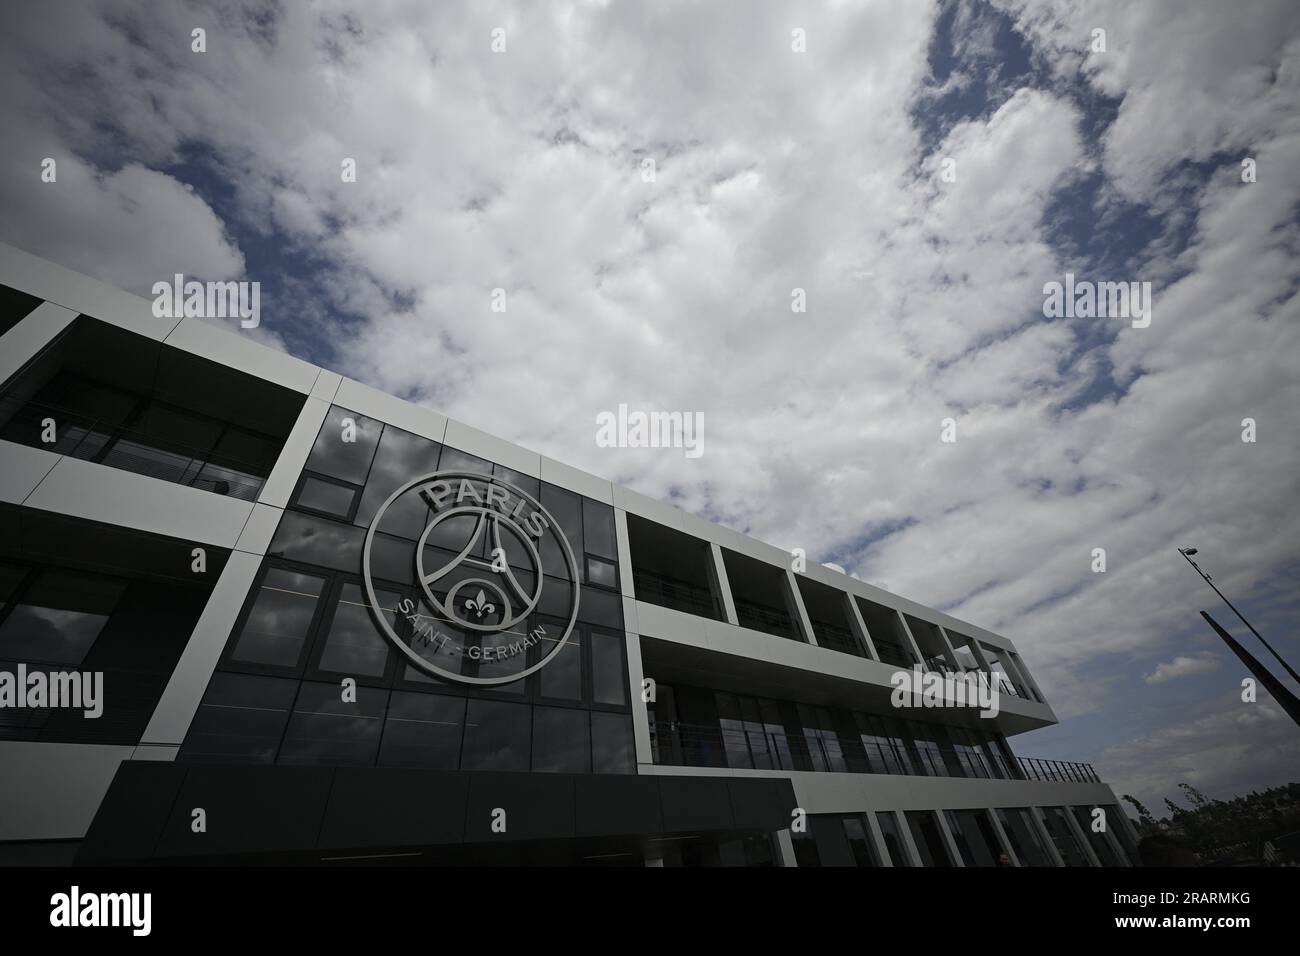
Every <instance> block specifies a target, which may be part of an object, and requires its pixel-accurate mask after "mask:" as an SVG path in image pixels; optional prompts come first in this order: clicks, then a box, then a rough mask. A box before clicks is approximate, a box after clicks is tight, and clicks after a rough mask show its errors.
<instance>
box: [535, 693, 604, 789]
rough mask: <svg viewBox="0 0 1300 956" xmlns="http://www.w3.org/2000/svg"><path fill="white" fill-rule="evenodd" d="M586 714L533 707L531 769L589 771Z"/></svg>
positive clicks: (562, 771) (564, 771)
mask: <svg viewBox="0 0 1300 956" xmlns="http://www.w3.org/2000/svg"><path fill="white" fill-rule="evenodd" d="M590 764H591V743H590V741H589V739H588V724H587V712H586V711H585V710H566V709H564V708H562V707H535V708H533V769H534V770H538V771H547V772H553V773H587V772H588V771H589V770H590V769H591V766H590Z"/></svg>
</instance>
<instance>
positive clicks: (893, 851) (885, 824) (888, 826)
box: [876, 810, 912, 866]
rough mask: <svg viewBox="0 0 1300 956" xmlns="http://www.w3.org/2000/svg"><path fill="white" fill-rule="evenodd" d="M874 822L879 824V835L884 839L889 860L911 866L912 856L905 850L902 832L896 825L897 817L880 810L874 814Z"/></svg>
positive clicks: (900, 864)
mask: <svg viewBox="0 0 1300 956" xmlns="http://www.w3.org/2000/svg"><path fill="white" fill-rule="evenodd" d="M876 823H877V824H879V826H880V835H881V836H882V837H883V838H884V840H885V851H886V852H887V853H888V854H889V862H891V863H893V864H894V866H911V865H912V858H911V856H910V855H909V854H908V852H907V846H906V841H905V840H904V839H903V832H902V830H901V829H900V828H899V826H898V817H897V816H896V815H895V814H893V813H889V812H888V811H883V810H882V811H881V812H879V813H877V814H876Z"/></svg>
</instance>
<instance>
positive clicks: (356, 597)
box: [316, 583, 402, 677]
mask: <svg viewBox="0 0 1300 956" xmlns="http://www.w3.org/2000/svg"><path fill="white" fill-rule="evenodd" d="M375 597H377V598H378V599H379V603H380V606H381V607H383V608H384V610H385V611H386V614H385V617H387V618H388V623H389V626H390V627H392V628H393V630H394V631H397V629H398V626H399V625H398V614H397V604H398V602H399V601H400V600H401V599H402V598H401V595H399V594H397V593H396V592H393V591H380V590H376V591H375ZM316 666H317V667H318V668H319V669H320V670H323V671H330V672H332V673H336V674H349V675H352V676H357V677H382V676H383V674H384V670H385V669H386V668H387V666H388V641H387V640H385V638H384V637H383V636H382V635H381V634H380V633H379V629H378V627H376V625H375V622H374V620H373V619H372V618H371V616H370V605H369V604H368V603H367V602H366V595H365V592H364V591H363V590H362V589H361V586H360V585H359V584H351V583H347V584H344V585H343V587H342V589H341V591H340V592H339V600H338V603H337V604H336V605H335V606H334V618H333V620H331V621H330V625H329V631H328V632H326V634H325V646H324V647H323V648H322V649H321V655H320V663H319V664H317V665H316Z"/></svg>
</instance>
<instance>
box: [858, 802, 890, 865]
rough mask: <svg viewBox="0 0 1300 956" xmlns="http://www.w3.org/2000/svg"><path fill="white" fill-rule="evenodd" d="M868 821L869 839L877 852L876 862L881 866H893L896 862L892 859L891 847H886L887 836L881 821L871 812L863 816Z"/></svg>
mask: <svg viewBox="0 0 1300 956" xmlns="http://www.w3.org/2000/svg"><path fill="white" fill-rule="evenodd" d="M862 815H863V816H864V817H865V818H866V821H867V839H869V840H870V841H871V847H872V849H873V850H874V851H875V854H876V861H877V862H878V863H879V864H880V865H881V866H893V865H894V861H893V860H892V859H890V856H889V847H888V846H886V845H885V834H884V833H883V832H882V831H881V829H880V821H879V820H877V819H876V815H875V814H874V813H872V812H871V811H870V810H868V811H866V812H865V813H863V814H862Z"/></svg>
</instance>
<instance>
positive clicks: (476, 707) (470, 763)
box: [460, 698, 532, 770]
mask: <svg viewBox="0 0 1300 956" xmlns="http://www.w3.org/2000/svg"><path fill="white" fill-rule="evenodd" d="M531 711H532V708H531V707H530V706H529V705H528V704H516V703H512V702H510V701H503V700H483V699H478V698H472V699H471V700H470V701H469V706H468V709H467V711H466V714H465V744H464V748H463V751H462V755H461V762H460V766H461V769H462V770H527V769H528V768H529V765H530V762H531V761H530V753H529V751H530V746H529V744H530V741H531V740H532V714H531Z"/></svg>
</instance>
